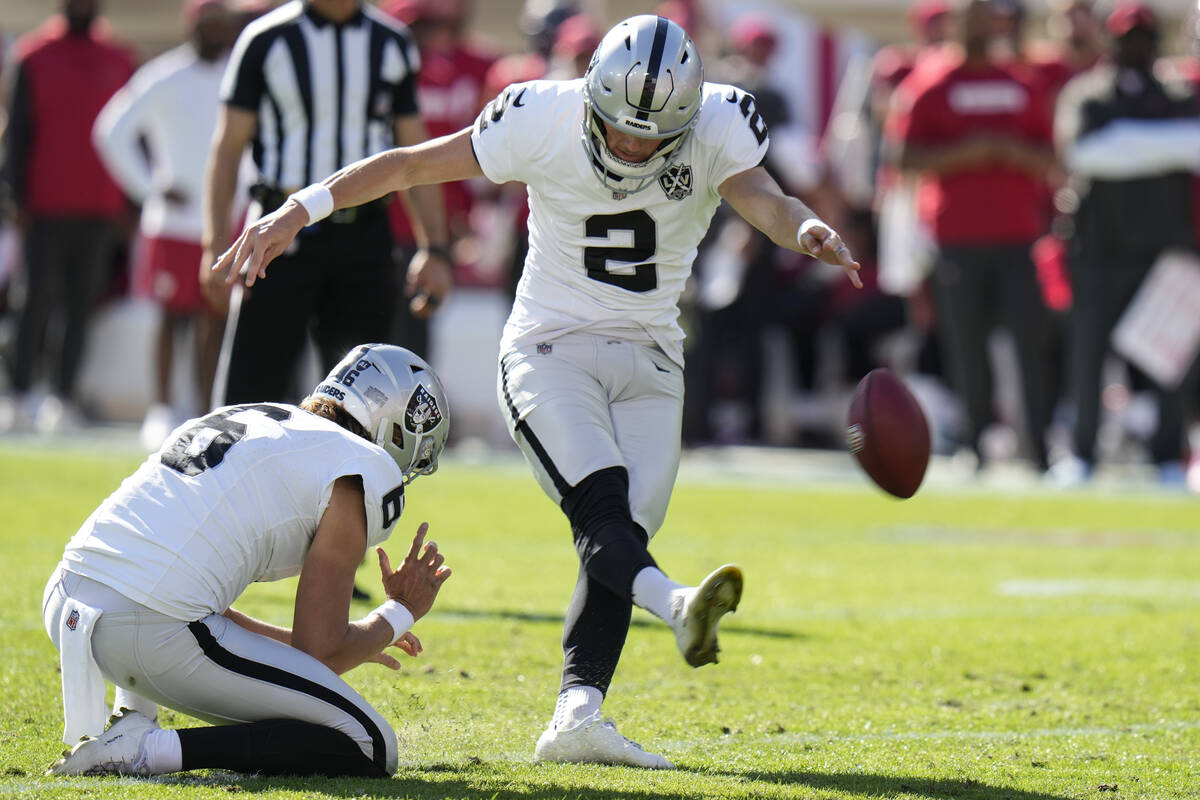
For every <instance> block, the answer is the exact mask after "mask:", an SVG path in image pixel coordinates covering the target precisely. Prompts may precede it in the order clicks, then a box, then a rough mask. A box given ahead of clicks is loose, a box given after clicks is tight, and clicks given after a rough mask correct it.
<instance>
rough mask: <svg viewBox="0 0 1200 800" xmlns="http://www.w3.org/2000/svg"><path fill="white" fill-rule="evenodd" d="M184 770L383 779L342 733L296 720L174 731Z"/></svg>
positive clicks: (376, 766) (376, 769)
mask: <svg viewBox="0 0 1200 800" xmlns="http://www.w3.org/2000/svg"><path fill="white" fill-rule="evenodd" d="M179 745H180V749H181V750H182V753H183V769H184V770H185V771H186V770H191V769H204V768H215V769H227V770H232V771H233V772H242V773H246V774H258V775H326V776H329V777H337V776H355V777H362V778H386V777H388V773H387V772H386V771H385V770H384V769H383V768H382V767H381V766H379V765H377V764H376V763H375V762H373V761H372V760H371V759H370V758H368V757H367V756H366V754H364V753H363V751H362V748H360V747H359V746H358V745H357V744H355V743H354V740H353V739H351V738H350V737H349V736H347V735H346V734H344V733H342V732H341V731H336V730H334V729H333V728H328V727H326V726H324V725H317V724H315V723H312V722H301V721H300V720H296V719H272V720H264V721H262V722H250V723H245V724H242V725H215V726H213V727H207V728H185V729H182V730H180V731H179Z"/></svg>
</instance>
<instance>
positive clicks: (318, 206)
mask: <svg viewBox="0 0 1200 800" xmlns="http://www.w3.org/2000/svg"><path fill="white" fill-rule="evenodd" d="M291 199H292V200H295V201H296V202H297V203H299V204H300V205H301V206H302V207H303V208H304V210H305V211H307V212H308V224H309V225H312V224H313V223H314V222H317V221H319V220H323V219H325V218H326V217H328V216H329V215H330V214H332V213H333V192H331V191H329V187H328V186H326V185H325V184H323V183H314V184H312V185H311V186H305V187H304V188H303V189H301V190H300V191H298V192H295V193H294V194H292V196H291Z"/></svg>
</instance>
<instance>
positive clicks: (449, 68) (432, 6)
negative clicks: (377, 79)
mask: <svg viewBox="0 0 1200 800" xmlns="http://www.w3.org/2000/svg"><path fill="white" fill-rule="evenodd" d="M384 10H386V11H387V12H388V13H389V14H391V15H392V16H393V17H395V18H396V19H398V20H400V21H401V22H403V23H404V24H405V25H407V26H408V27H409V28H410V29H411V30H412V32H413V36H414V37H416V40H417V46H418V47H419V48H420V50H421V74H420V77H419V78H418V81H417V105H418V107H419V108H420V109H421V117H422V118H423V119H424V120H425V126H426V128H428V130H429V137H430V138H431V139H432V138H436V137H438V136H446V135H448V134H451V133H457V132H458V131H460V130H462V129H463V128H465V127H467V126H469V125H470V124H471V123H472V122H474V120H475V116H476V115H477V114H478V113H479V110H480V109H481V108H482V107H483V105H484V103H485V102H486V101H487V100H489V99H490V97H485V96H484V94H483V87H484V83H485V81H486V79H487V72H488V69H489V68H490V67H491V66H492V63H493V62H494V61H495V60H496V59H495V57H494V56H493V55H491V54H490V53H487V52H484V51H483V50H481V49H480V48H479V47H477V46H476V45H474V44H472V43H471V42H470V41H469V40H468V39H466V38H465V37H464V35H463V29H464V27H465V25H466V22H467V17H468V11H469V8H468V2H467V0H398V1H397V2H392V3H390V4H388V5H386V6H384ZM442 197H443V198H444V202H445V208H446V227H447V230H448V231H449V234H450V240H451V241H460V240H462V239H464V237H467V236H468V235H469V233H470V227H471V226H470V214H471V205H472V202H473V198H472V195H471V187H470V186H469V185H468V184H467V183H465V182H460V183H447V184H445V185H443V186H442ZM388 209H389V214H390V216H391V221H392V236H393V238H394V240H395V247H396V257H397V263H401V264H403V263H408V260H409V259H410V258H411V257H412V254H413V253H414V252H416V250H417V243H416V238H415V237H414V235H413V229H412V224H411V223H410V222H409V219H408V215H407V213H406V210H405V208H404V204H403V203H392V204H391V205H390V206H389V207H388ZM457 249H458V248H455V250H457ZM453 262H454V271H455V284H457V285H460V286H462V285H465V286H470V285H473V284H475V285H478V284H479V283H482V282H483V281H482V280H480V279H479V277H478V276H474V275H472V274H471V270H470V268H469V265H467V264H464V263H463V262H464V259H463V258H459V257H455V258H454V259H453ZM395 325H396V328H395V330H393V333H392V339H391V340H392V341H394V342H404V346H405V347H407V348H409V349H410V350H412V351H413V352H415V353H418V354H420V355H422V356H428V350H429V321H428V320H427V319H421V318H418V317H416V316H414V315H413V314H412V313H411V312H410V311H409V310H407V309H403V308H402V309H400V310H399V312H398V313H397V314H396V321H395Z"/></svg>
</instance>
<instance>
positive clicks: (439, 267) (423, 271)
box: [404, 250, 454, 319]
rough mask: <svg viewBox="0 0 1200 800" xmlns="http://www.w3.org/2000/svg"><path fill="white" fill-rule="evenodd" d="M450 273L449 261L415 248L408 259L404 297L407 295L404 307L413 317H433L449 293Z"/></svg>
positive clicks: (451, 276)
mask: <svg viewBox="0 0 1200 800" xmlns="http://www.w3.org/2000/svg"><path fill="white" fill-rule="evenodd" d="M453 285H454V272H453V269H452V265H451V264H450V262H449V261H447V260H446V259H444V258H442V257H441V256H439V255H437V254H435V253H431V252H430V251H428V250H418V251H417V252H416V254H415V255H414V256H413V257H412V261H410V262H408V274H407V277H406V279H405V283H404V296H405V297H409V298H411V300H410V301H409V304H408V307H409V309H410V310H411V311H412V313H413V316H415V317H418V318H420V319H426V318H428V317H431V316H433V314H434V313H435V312H436V311H437V310H438V308H439V307H440V306H441V305H442V303H443V302H444V301H445V299H446V296H447V295H449V294H450V288H451V287H452V286H453Z"/></svg>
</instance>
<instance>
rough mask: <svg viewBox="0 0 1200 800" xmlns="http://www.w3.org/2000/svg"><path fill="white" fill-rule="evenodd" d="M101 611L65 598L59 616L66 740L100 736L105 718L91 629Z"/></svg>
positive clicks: (103, 687) (70, 742)
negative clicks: (93, 652)
mask: <svg viewBox="0 0 1200 800" xmlns="http://www.w3.org/2000/svg"><path fill="white" fill-rule="evenodd" d="M101 613H103V612H102V611H101V610H100V609H98V608H92V607H91V606H88V605H84V604H83V603H81V602H79V601H78V600H75V599H74V598H67V601H66V602H65V603H63V608H62V615H61V616H60V617H59V624H60V625H62V631H61V632H60V635H59V648H58V650H59V658H60V661H59V664H60V666H61V667H62V696H63V721H64V725H63V741H64V742H66V743H67V744H74V743H76V742H78V741H79V739H80V737H83V736H99V735H100V734H101V733H103V732H104V723H105V722H106V721H107V719H108V707H107V704H106V703H105V702H104V690H105V685H104V675H102V674H101V673H100V666H99V665H98V664H97V663H96V658H95V656H94V655H92V630H93V628H94V627H95V625H96V622H97V620H99V619H100V614H101Z"/></svg>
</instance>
